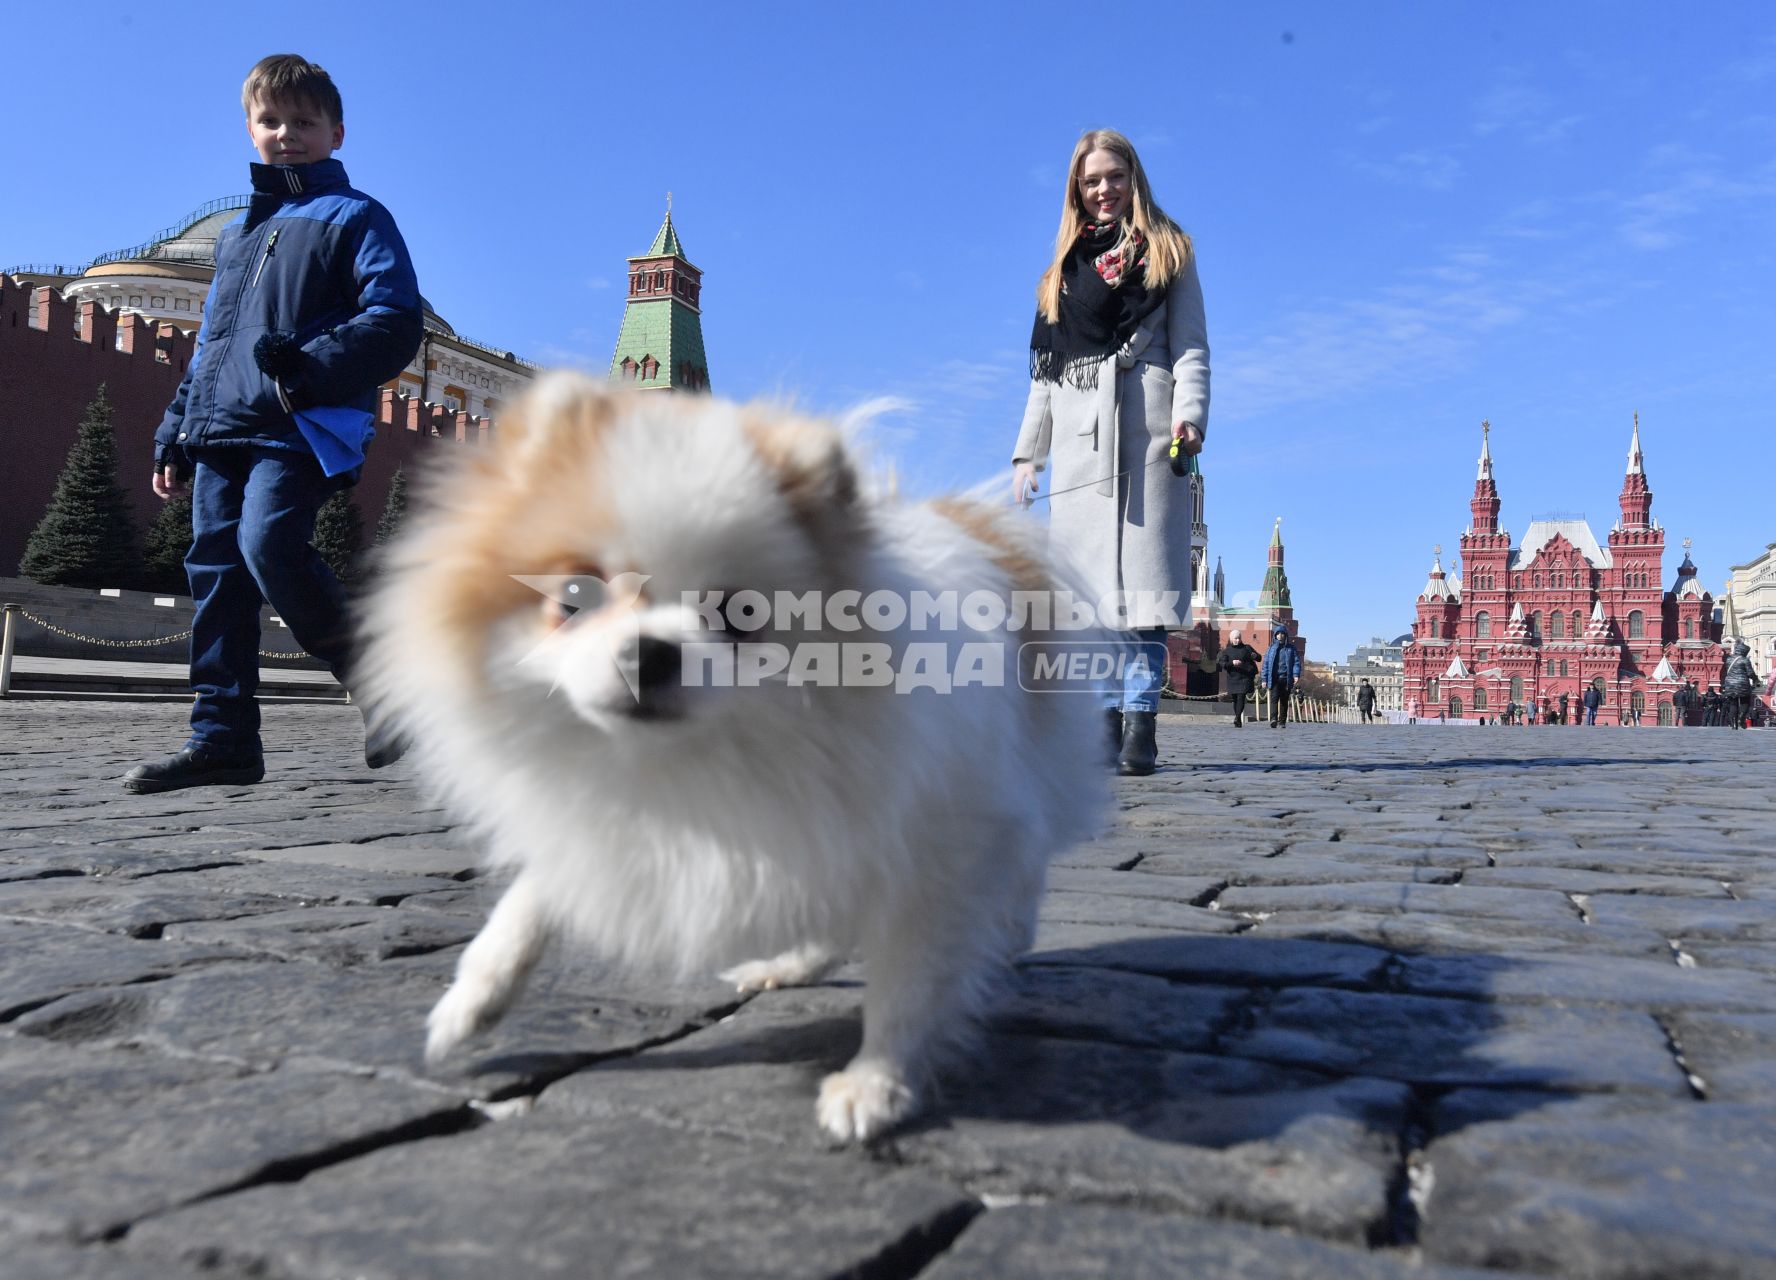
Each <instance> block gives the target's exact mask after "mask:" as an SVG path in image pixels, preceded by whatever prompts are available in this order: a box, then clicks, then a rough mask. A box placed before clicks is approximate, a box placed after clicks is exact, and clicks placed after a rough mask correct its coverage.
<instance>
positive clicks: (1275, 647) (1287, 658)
mask: <svg viewBox="0 0 1776 1280" xmlns="http://www.w3.org/2000/svg"><path fill="white" fill-rule="evenodd" d="M1279 657H1280V661H1279ZM1259 678H1260V679H1262V680H1263V681H1264V683H1265V684H1267V685H1272V684H1276V683H1277V682H1278V681H1287V682H1288V683H1289V684H1294V683H1295V682H1296V681H1298V680H1300V679H1301V650H1299V649H1297V648H1296V647H1295V646H1294V644H1293V643H1292V642H1290V640H1289V639H1288V638H1287V637H1286V636H1285V637H1282V638H1280V639H1279V638H1277V637H1275V636H1273V637H1272V638H1271V641H1270V650H1269V651H1268V652H1267V653H1266V654H1265V655H1264V670H1263V671H1262V672H1260V673H1259Z"/></svg>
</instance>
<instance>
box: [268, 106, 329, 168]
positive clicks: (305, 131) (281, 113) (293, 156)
mask: <svg viewBox="0 0 1776 1280" xmlns="http://www.w3.org/2000/svg"><path fill="white" fill-rule="evenodd" d="M247 132H248V134H250V135H251V136H252V139H253V147H254V149H255V150H256V151H258V152H259V158H260V159H261V160H263V161H265V163H266V164H317V163H319V162H320V161H322V160H325V159H327V158H328V157H329V156H331V155H332V154H333V152H334V151H335V150H336V149H337V148H338V147H339V145H340V144H341V143H342V142H344V141H345V126H344V125H343V124H340V123H339V122H338V121H336V120H329V119H328V118H327V116H326V113H325V112H323V111H321V110H320V109H319V108H317V107H314V106H312V105H310V104H309V103H305V102H290V101H286V100H285V99H282V98H276V99H269V100H268V99H265V98H258V97H256V98H254V99H253V109H252V110H251V111H249V112H247Z"/></svg>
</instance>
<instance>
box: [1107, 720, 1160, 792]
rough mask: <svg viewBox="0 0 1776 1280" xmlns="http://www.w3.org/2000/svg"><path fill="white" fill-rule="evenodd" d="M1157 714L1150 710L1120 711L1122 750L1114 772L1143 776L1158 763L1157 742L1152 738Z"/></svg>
mask: <svg viewBox="0 0 1776 1280" xmlns="http://www.w3.org/2000/svg"><path fill="white" fill-rule="evenodd" d="M1158 724H1159V716H1158V714H1157V713H1156V712H1152V711H1124V712H1123V713H1122V751H1121V753H1120V754H1119V755H1118V756H1117V758H1116V772H1118V773H1120V774H1121V775H1122V776H1123V777H1125V778H1145V777H1146V776H1147V775H1148V774H1150V773H1152V772H1153V770H1154V767H1155V766H1156V765H1157V764H1158V763H1159V743H1158V742H1157V741H1155V739H1154V731H1155V729H1156V728H1157V727H1158Z"/></svg>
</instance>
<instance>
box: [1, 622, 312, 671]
mask: <svg viewBox="0 0 1776 1280" xmlns="http://www.w3.org/2000/svg"><path fill="white" fill-rule="evenodd" d="M19 613H20V614H22V615H23V616H24V617H25V618H27V619H29V620H30V621H32V622H35V623H36V624H37V625H38V626H40V627H42V628H43V629H44V630H45V631H49V632H52V633H54V634H55V635H58V636H61V637H62V638H63V639H65V640H77V641H79V642H80V643H82V644H96V645H98V646H100V647H101V648H105V649H154V648H158V647H159V646H161V645H163V644H173V643H176V642H177V641H180V640H189V639H191V632H190V631H188V630H187V631H180V632H178V633H177V634H175V635H170V636H155V637H154V638H153V639H150V640H110V639H107V638H105V637H104V636H86V635H81V634H80V633H79V632H78V631H70V630H68V629H67V628H66V627H58V626H56V624H55V623H53V622H51V621H49V619H47V618H39V617H38V616H37V615H36V614H34V613H32V612H31V611H30V610H29V609H20V610H19ZM259 656H260V657H261V658H280V659H282V660H284V661H286V662H289V661H293V660H295V659H297V658H306V657H307V656H308V655H307V654H306V653H304V652H303V651H302V650H300V649H298V650H296V651H295V652H294V653H291V652H289V651H287V650H282V649H261V650H259Z"/></svg>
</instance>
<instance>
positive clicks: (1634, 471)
mask: <svg viewBox="0 0 1776 1280" xmlns="http://www.w3.org/2000/svg"><path fill="white" fill-rule="evenodd" d="M1628 474H1629V475H1631V476H1638V475H1644V474H1645V470H1644V468H1642V466H1641V464H1640V411H1639V410H1638V409H1637V410H1635V412H1634V439H1632V440H1630V441H1629V442H1628Z"/></svg>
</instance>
